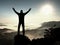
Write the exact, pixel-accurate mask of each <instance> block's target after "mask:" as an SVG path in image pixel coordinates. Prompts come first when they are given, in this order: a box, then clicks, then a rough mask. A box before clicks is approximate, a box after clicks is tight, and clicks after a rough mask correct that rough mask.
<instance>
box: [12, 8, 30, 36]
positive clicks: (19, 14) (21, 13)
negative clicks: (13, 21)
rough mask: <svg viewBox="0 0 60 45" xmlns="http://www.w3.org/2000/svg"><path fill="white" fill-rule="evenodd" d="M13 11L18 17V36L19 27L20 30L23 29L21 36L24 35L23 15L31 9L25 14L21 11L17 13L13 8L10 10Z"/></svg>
mask: <svg viewBox="0 0 60 45" xmlns="http://www.w3.org/2000/svg"><path fill="white" fill-rule="evenodd" d="M12 9H13V11H14V12H15V13H16V14H17V15H18V17H19V24H18V35H19V33H20V26H21V25H22V28H23V35H25V25H24V17H25V15H26V14H27V13H28V12H29V11H30V10H31V8H30V9H29V10H28V11H27V12H25V13H23V10H21V11H20V13H19V12H17V11H16V10H15V9H14V8H12Z"/></svg>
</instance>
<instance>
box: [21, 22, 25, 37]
mask: <svg viewBox="0 0 60 45" xmlns="http://www.w3.org/2000/svg"><path fill="white" fill-rule="evenodd" d="M22 29H23V31H22V32H23V36H24V35H25V25H24V22H23V23H22Z"/></svg>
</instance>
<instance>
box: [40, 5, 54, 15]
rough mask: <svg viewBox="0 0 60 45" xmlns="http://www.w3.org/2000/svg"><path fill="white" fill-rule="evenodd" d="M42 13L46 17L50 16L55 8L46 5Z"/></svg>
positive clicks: (41, 10)
mask: <svg viewBox="0 0 60 45" xmlns="http://www.w3.org/2000/svg"><path fill="white" fill-rule="evenodd" d="M40 13H41V14H44V15H49V14H52V13H53V6H51V5H49V4H46V5H43V6H42V7H41V8H40Z"/></svg>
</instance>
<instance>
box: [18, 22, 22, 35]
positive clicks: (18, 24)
mask: <svg viewBox="0 0 60 45" xmlns="http://www.w3.org/2000/svg"><path fill="white" fill-rule="evenodd" d="M20 25H21V23H20V22H19V23H18V35H19V34H20Z"/></svg>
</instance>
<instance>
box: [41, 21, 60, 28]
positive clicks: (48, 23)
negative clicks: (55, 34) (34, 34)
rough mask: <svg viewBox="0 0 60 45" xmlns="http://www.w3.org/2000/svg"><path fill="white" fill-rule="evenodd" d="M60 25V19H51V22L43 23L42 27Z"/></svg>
mask: <svg viewBox="0 0 60 45" xmlns="http://www.w3.org/2000/svg"><path fill="white" fill-rule="evenodd" d="M54 25H56V26H55V27H60V21H50V22H44V23H42V26H41V27H40V28H49V27H53V26H54Z"/></svg>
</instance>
